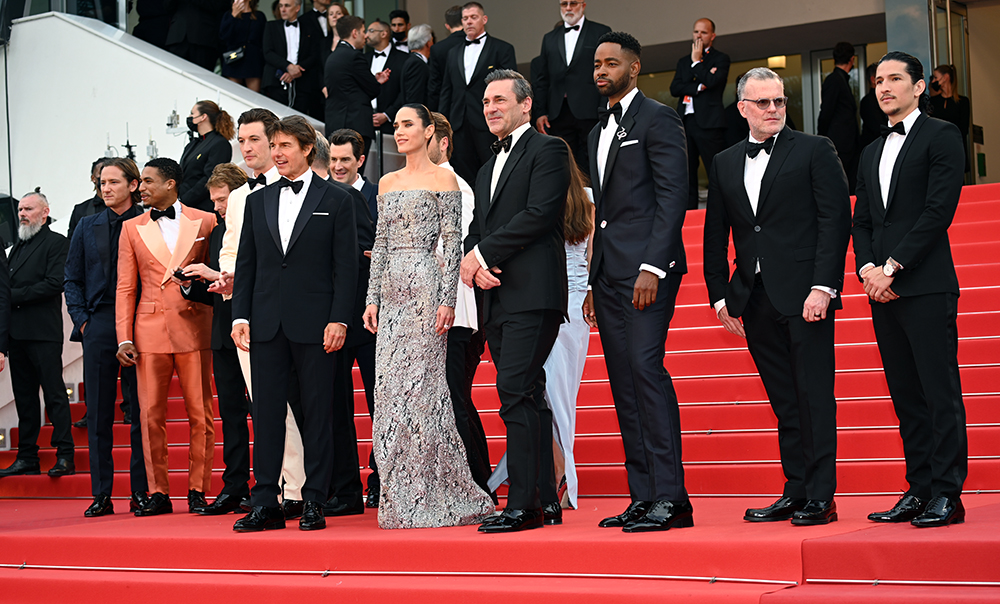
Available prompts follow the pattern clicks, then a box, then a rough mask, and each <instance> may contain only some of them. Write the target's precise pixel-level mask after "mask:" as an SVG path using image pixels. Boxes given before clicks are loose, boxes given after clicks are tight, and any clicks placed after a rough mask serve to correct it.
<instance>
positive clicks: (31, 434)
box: [9, 338, 73, 464]
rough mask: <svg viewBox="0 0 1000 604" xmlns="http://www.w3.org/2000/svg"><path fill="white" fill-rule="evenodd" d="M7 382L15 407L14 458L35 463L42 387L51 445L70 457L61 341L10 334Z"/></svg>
mask: <svg viewBox="0 0 1000 604" xmlns="http://www.w3.org/2000/svg"><path fill="white" fill-rule="evenodd" d="M9 348H10V350H9V356H10V369H9V371H10V385H11V389H12V390H13V391H14V404H15V407H16V408H17V441H18V442H17V458H18V459H21V460H24V461H26V462H28V463H33V464H35V463H38V433H39V432H40V431H41V428H42V414H41V410H40V409H39V405H38V388H39V387H41V389H42V399H43V401H44V402H45V413H46V415H48V416H49V421H51V422H52V446H53V447H55V448H56V457H57V458H59V459H69V460H72V459H73V436H72V435H71V434H70V423H71V420H70V415H69V399H68V398H67V397H66V384H65V383H63V376H62V342H40V341H36V340H18V339H16V338H10V343H9Z"/></svg>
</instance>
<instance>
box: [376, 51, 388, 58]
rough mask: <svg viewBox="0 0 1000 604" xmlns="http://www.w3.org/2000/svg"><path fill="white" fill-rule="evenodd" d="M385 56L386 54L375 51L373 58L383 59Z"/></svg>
mask: <svg viewBox="0 0 1000 604" xmlns="http://www.w3.org/2000/svg"><path fill="white" fill-rule="evenodd" d="M385 55H386V53H384V52H379V51H377V50H376V51H375V56H376V57H384V56H385Z"/></svg>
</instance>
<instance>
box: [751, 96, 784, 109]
mask: <svg viewBox="0 0 1000 604" xmlns="http://www.w3.org/2000/svg"><path fill="white" fill-rule="evenodd" d="M743 102H744V103H753V104H754V105H757V109H760V110H761V111H767V109H768V107H770V106H771V103H772V102H773V103H774V108H775V109H782V108H783V107H784V106H785V105H787V104H788V97H787V96H779V97H778V98H776V99H756V100H755V99H743Z"/></svg>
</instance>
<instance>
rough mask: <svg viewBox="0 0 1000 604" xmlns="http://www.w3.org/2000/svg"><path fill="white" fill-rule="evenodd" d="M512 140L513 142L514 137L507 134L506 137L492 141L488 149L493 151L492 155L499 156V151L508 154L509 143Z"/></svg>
mask: <svg viewBox="0 0 1000 604" xmlns="http://www.w3.org/2000/svg"><path fill="white" fill-rule="evenodd" d="M512 140H514V135H513V134H508V135H507V136H505V137H503V138H501V139H500V140H498V141H493V144H491V145H490V149H492V150H493V154H494V155H500V152H501V151H506V152H508V153H509V152H510V143H511V141H512Z"/></svg>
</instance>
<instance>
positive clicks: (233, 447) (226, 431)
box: [212, 348, 250, 499]
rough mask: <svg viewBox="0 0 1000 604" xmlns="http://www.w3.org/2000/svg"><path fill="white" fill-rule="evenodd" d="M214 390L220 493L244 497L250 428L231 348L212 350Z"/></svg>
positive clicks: (240, 377)
mask: <svg viewBox="0 0 1000 604" xmlns="http://www.w3.org/2000/svg"><path fill="white" fill-rule="evenodd" d="M212 366H213V367H214V370H215V392H216V394H217V395H218V398H219V417H220V419H221V420H222V463H223V464H224V465H225V466H226V468H225V470H223V472H222V491H221V493H220V494H223V495H232V496H233V497H239V498H241V499H242V498H244V497H247V496H248V495H249V494H250V486H249V482H250V428H249V427H248V426H247V414H249V413H250V401H249V400H247V385H246V383H245V382H244V381H243V371H242V370H241V369H240V358H239V356H237V353H236V349H235V348H220V349H219V350H212Z"/></svg>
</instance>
